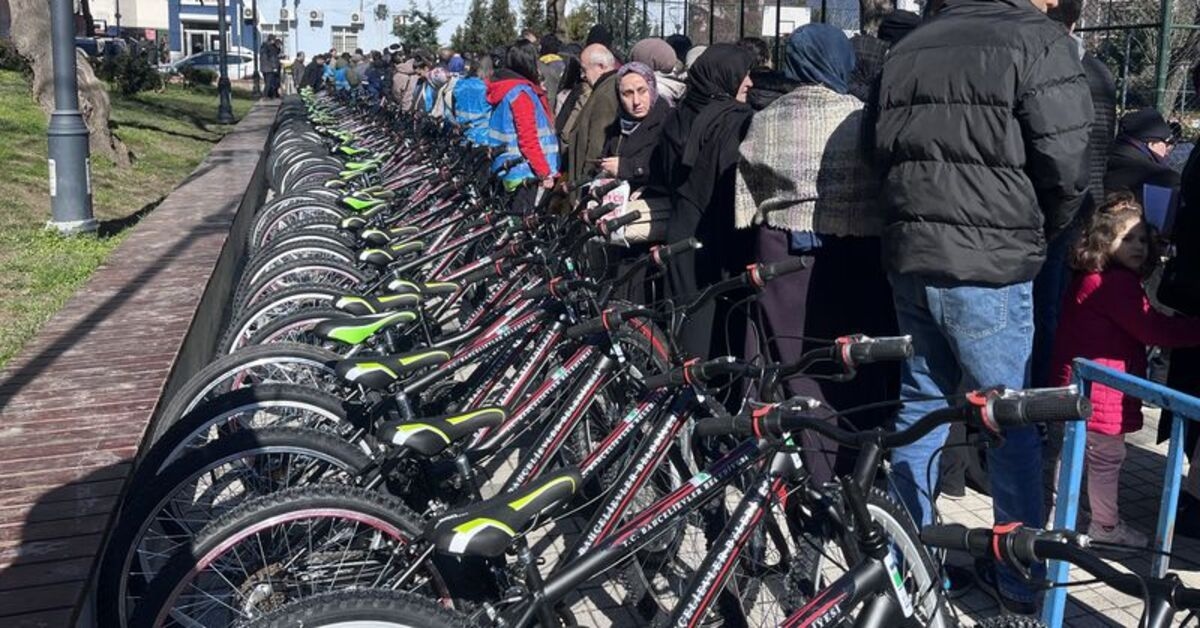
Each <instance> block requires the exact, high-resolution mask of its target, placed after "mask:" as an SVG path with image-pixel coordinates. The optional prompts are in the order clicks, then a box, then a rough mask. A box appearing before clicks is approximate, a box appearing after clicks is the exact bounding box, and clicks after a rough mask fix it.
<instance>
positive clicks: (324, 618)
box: [246, 589, 469, 628]
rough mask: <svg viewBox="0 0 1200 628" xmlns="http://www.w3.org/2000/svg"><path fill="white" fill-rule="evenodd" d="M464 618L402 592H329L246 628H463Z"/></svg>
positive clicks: (292, 605) (465, 624) (369, 590)
mask: <svg viewBox="0 0 1200 628" xmlns="http://www.w3.org/2000/svg"><path fill="white" fill-rule="evenodd" d="M468 625H469V623H468V622H467V617H466V616H464V615H462V614H461V613H458V612H455V611H452V610H448V609H445V608H442V607H440V606H438V605H437V604H434V603H433V602H431V601H429V600H427V599H425V598H423V597H419V596H416V595H413V594H411V593H405V592H403V591H387V590H383V589H362V590H358V591H333V592H331V593H322V594H321V595H316V596H313V597H311V598H308V599H306V600H300V601H298V602H294V603H292V604H288V605H287V606H285V607H283V608H281V609H279V610H278V611H275V612H273V613H271V614H270V615H268V616H266V617H263V618H261V619H258V620H255V621H252V622H250V623H249V624H247V625H246V628H429V627H430V626H445V627H447V628H465V627H466V626H468Z"/></svg>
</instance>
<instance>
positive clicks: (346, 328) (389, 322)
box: [312, 310, 417, 345]
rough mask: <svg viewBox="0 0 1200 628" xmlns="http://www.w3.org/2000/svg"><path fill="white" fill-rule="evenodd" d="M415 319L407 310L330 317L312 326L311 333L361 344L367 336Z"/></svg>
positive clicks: (325, 337)
mask: <svg viewBox="0 0 1200 628" xmlns="http://www.w3.org/2000/svg"><path fill="white" fill-rule="evenodd" d="M415 320H417V314H416V313H415V312H411V311H409V310H399V311H396V312H382V313H380V314H367V315H365V316H347V317H345V318H331V319H329V320H325V321H321V322H320V323H317V324H316V325H314V326H313V329H312V331H313V333H314V334H316V335H317V336H319V337H321V338H324V339H326V340H336V341H338V342H344V343H346V344H348V345H358V344H362V343H363V342H364V341H365V340H366V339H367V338H370V337H371V336H374V335H375V334H377V333H379V332H381V331H383V330H384V329H387V328H388V327H394V326H396V325H402V324H404V323H411V322H413V321H415Z"/></svg>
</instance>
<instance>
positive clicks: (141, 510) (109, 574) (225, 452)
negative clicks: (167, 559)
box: [96, 427, 371, 627]
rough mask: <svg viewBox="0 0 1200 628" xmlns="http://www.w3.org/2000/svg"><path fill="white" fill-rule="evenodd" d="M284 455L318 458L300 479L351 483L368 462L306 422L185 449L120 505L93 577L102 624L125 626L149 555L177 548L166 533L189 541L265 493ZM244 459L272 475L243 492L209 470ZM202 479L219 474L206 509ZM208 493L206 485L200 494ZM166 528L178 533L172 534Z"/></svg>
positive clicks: (149, 566) (147, 572)
mask: <svg viewBox="0 0 1200 628" xmlns="http://www.w3.org/2000/svg"><path fill="white" fill-rule="evenodd" d="M283 455H286V456H290V457H294V458H308V459H309V460H312V461H317V462H319V463H320V465H321V466H320V467H317V468H315V469H310V470H312V471H316V473H318V474H319V475H314V474H311V473H310V474H309V475H306V476H305V477H303V480H304V481H305V482H306V483H308V482H313V481H321V482H330V481H335V480H337V481H344V482H352V481H354V478H356V477H357V476H358V475H359V474H360V473H361V472H362V470H363V469H365V468H366V467H367V465H369V464H370V463H371V459H370V458H369V457H368V456H367V455H366V454H364V453H363V452H362V451H361V450H360V449H358V448H356V447H354V446H353V445H350V444H349V443H347V442H346V441H345V440H342V439H340V438H337V437H335V436H332V435H329V434H326V433H324V432H319V431H316V430H311V429H307V428H279V427H269V428H262V429H257V430H253V429H250V430H241V431H239V432H235V433H233V434H228V435H226V436H222V437H221V438H219V439H217V440H215V441H212V442H210V443H208V444H206V445H204V446H202V447H199V448H196V449H194V450H192V451H189V452H188V453H187V454H186V455H184V456H182V457H180V458H179V459H177V460H175V461H174V462H172V463H171V464H170V465H168V466H167V467H166V468H165V469H163V470H162V471H161V472H160V473H158V474H157V475H156V476H155V477H154V478H153V481H151V482H148V483H146V484H143V485H142V486H144V487H145V490H139V491H137V492H135V493H133V494H132V497H133V499H131V500H129V501H128V502H127V503H126V504H123V505H122V508H121V512H120V515H119V517H118V520H117V525H115V526H114V527H113V531H112V534H111V535H110V536H109V539H108V542H107V543H106V545H105V548H104V554H103V556H102V558H101V562H100V573H99V578H97V585H96V586H97V590H96V594H97V596H98V599H102V600H107V601H108V602H107V603H105V604H101V605H99V606H98V607H97V613H98V614H99V621H100V625H102V626H122V627H124V626H125V625H126V623H127V621H128V612H129V610H131V609H132V608H133V603H132V602H131V600H130V598H131V597H136V596H135V595H134V594H135V593H140V592H141V591H143V590H145V586H146V584H147V583H148V578H151V577H153V574H154V573H155V571H154V568H155V567H156V565H154V564H153V562H154V560H155V559H154V557H155V556H156V555H170V552H171V551H172V550H173V549H176V548H177V547H170V546H168V547H167V548H166V549H163V542H164V541H163V539H164V538H165V541H166V542H167V543H168V544H170V543H183V542H186V541H188V540H190V536H188V533H189V532H191V533H193V534H194V532H195V531H196V530H198V529H199V528H200V527H203V525H204V524H206V523H207V522H208V521H211V520H213V519H215V518H216V517H217V516H219V515H221V514H223V513H224V512H227V511H228V510H230V509H232V508H233V507H234V506H237V505H238V504H240V503H243V502H245V501H246V500H247V499H249V498H250V497H256V496H260V495H263V494H266V493H267V492H269V490H270V488H271V487H272V486H274V485H275V484H274V483H277V482H279V480H280V478H281V477H282V476H280V466H279V465H280V464H282V462H283V461H282V459H281V458H278V456H283ZM269 456H277V458H276V459H275V462H274V463H269V462H268V461H264V460H263V458H266V457H269ZM247 460H249V461H250V462H251V463H252V465H255V466H258V467H262V466H263V465H264V464H266V465H267V467H266V468H267V471H268V472H269V473H270V475H271V477H268V478H267V481H266V482H262V481H260V482H254V483H251V484H250V485H247V484H246V483H245V482H244V481H243V482H242V483H241V488H242V489H243V491H242V492H241V493H234V492H232V490H233V489H232V488H231V484H230V482H229V481H227V480H225V479H224V478H225V476H224V475H221V476H217V475H215V472H216V471H218V470H219V469H221V468H223V467H227V466H230V465H236V464H237V463H239V462H241V461H247ZM243 464H245V463H243ZM245 466H247V467H248V466H251V465H245ZM339 477H340V478H341V479H340V480H338V478H339ZM299 479H300V478H296V477H293V476H288V477H287V479H286V482H287V484H289V485H294V484H293V483H294V482H296V481H297V480H299ZM204 481H207V482H211V483H212V484H211V486H217V485H218V481H219V485H220V487H221V489H220V490H219V491H218V492H217V494H216V495H215V496H213V497H214V501H213V503H212V504H210V506H211V507H210V508H208V509H204V508H196V507H195V502H194V501H193V499H192V498H191V497H192V496H195V495H196V493H197V490H198V489H199V487H200V486H201V483H202V482H204ZM211 492H212V491H211V489H208V490H203V491H200V493H199V494H200V495H201V496H204V495H208V494H209V493H211ZM217 499H219V503H217V501H216V500H217ZM180 504H183V507H182V509H181V506H180ZM189 504H191V506H189ZM156 525H157V526H159V527H160V528H165V529H166V532H165V533H164V534H163V536H161V537H160V538H159V539H158V540H155V541H153V542H152V547H153V550H152V551H151V550H149V549H148V548H147V549H143V544H144V543H147V542H149V541H148V540H147V533H148V531H149V530H150V529H151V528H152V527H154V526H156ZM171 532H177V535H175V536H172V535H171V534H170V533H171Z"/></svg>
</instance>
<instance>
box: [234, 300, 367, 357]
mask: <svg viewBox="0 0 1200 628" xmlns="http://www.w3.org/2000/svg"><path fill="white" fill-rule="evenodd" d="M345 294H346V293H345V291H343V290H335V289H333V288H329V287H326V286H296V287H294V288H287V289H285V290H280V291H278V292H275V293H273V294H271V295H270V296H268V297H266V298H264V299H262V300H261V301H259V302H258V303H255V304H254V305H252V306H250V307H248V308H246V309H245V310H243V311H242V312H240V313H238V314H237V318H236V319H234V321H233V322H232V323H230V324H229V326H228V327H227V328H225V333H224V334H222V336H221V340H220V342H218V343H217V353H218V354H219V355H227V354H230V353H233V352H234V351H237V350H238V349H241V348H242V347H245V346H250V345H249V344H248V342H249V340H250V338H251V337H252V336H254V334H255V332H257V331H258V330H260V329H262V328H263V327H264V326H266V325H268V324H270V323H271V322H272V321H274V320H275V319H278V318H280V317H282V316H286V315H288V314H292V313H294V312H296V311H299V310H302V309H309V308H316V307H326V308H328V307H332V306H333V304H334V303H335V302H336V301H337V300H338V299H339V298H341V297H342V296H344V295H345Z"/></svg>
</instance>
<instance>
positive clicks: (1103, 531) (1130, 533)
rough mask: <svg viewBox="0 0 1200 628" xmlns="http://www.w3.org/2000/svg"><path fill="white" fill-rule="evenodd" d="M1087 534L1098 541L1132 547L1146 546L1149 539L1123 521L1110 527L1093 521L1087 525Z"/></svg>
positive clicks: (1148, 543)
mask: <svg viewBox="0 0 1200 628" xmlns="http://www.w3.org/2000/svg"><path fill="white" fill-rule="evenodd" d="M1088 536H1090V537H1092V540H1093V541H1096V542H1098V543H1112V544H1114V545H1129V546H1132V547H1147V546H1149V545H1150V539H1148V538H1147V537H1146V535H1145V534H1142V533H1141V532H1138V531H1137V530H1134V529H1133V528H1131V527H1129V525H1128V524H1126V523H1125V522H1124V521H1120V522H1118V523H1117V525H1115V526H1112V527H1111V528H1110V527H1108V526H1102V525H1097V524H1096V522H1094V521H1093V522H1092V523H1091V525H1089V526H1088Z"/></svg>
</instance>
